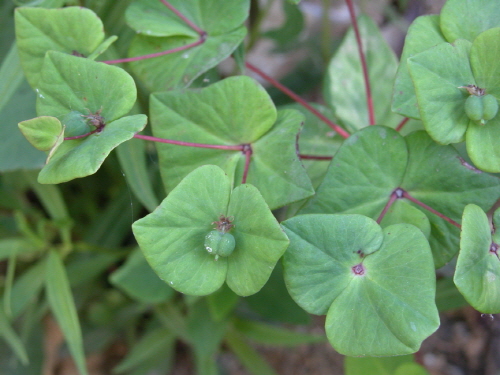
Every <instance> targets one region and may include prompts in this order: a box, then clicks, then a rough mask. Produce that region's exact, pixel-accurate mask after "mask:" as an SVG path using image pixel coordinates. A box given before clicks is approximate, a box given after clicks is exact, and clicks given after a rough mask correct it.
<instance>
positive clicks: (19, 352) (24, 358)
mask: <svg viewBox="0 0 500 375" xmlns="http://www.w3.org/2000/svg"><path fill="white" fill-rule="evenodd" d="M0 337H2V338H3V339H4V340H5V341H6V342H7V344H8V345H9V346H10V348H11V349H12V351H13V352H14V353H15V354H16V356H17V358H18V359H19V360H20V361H21V363H22V364H23V365H27V364H28V362H29V359H28V354H27V353H26V349H25V348H24V345H23V342H22V341H21V338H20V337H19V336H18V335H17V333H16V332H15V331H14V330H13V329H12V327H11V326H10V324H9V320H8V319H7V316H6V315H5V312H4V310H3V307H2V306H0Z"/></svg>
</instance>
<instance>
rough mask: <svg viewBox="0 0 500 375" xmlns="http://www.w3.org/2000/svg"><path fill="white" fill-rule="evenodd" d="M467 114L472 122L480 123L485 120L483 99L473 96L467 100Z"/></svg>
mask: <svg viewBox="0 0 500 375" xmlns="http://www.w3.org/2000/svg"><path fill="white" fill-rule="evenodd" d="M465 113H466V114H467V116H468V117H469V118H470V119H471V120H472V121H480V120H481V119H482V118H483V98H482V97H481V96H476V95H471V96H469V97H468V98H467V99H466V100H465Z"/></svg>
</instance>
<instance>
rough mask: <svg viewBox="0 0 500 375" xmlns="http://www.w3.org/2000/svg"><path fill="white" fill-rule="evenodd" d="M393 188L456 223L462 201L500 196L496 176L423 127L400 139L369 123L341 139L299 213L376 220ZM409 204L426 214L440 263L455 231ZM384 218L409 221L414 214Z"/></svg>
mask: <svg viewBox="0 0 500 375" xmlns="http://www.w3.org/2000/svg"><path fill="white" fill-rule="evenodd" d="M398 188H400V189H402V190H403V191H405V192H407V193H408V194H409V195H410V196H412V197H413V198H416V199H417V200H419V201H420V202H422V203H424V204H426V205H427V206H430V207H431V208H433V209H435V210H437V211H438V212H440V213H441V214H443V215H446V216H447V217H449V218H451V219H452V220H454V221H457V222H458V221H460V219H461V215H462V211H463V209H464V207H465V206H466V205H467V204H469V203H471V202H472V203H474V204H477V205H479V206H480V207H481V208H483V209H485V210H487V209H489V208H490V207H491V206H492V205H493V204H494V203H495V201H496V199H497V198H498V197H499V196H500V185H499V184H498V178H496V177H493V176H490V175H488V174H486V173H482V172H481V171H479V170H477V169H475V168H473V167H472V166H470V165H469V164H467V163H466V162H465V161H464V160H463V159H462V158H461V157H460V155H459V154H458V153H457V152H456V150H455V149H454V148H453V147H451V146H440V145H438V144H436V143H435V142H433V141H432V139H430V137H429V136H428V135H427V134H426V133H425V132H423V131H418V132H414V133H412V134H410V135H408V136H406V137H405V138H403V137H401V135H399V134H398V133H397V132H396V131H394V130H392V129H389V128H385V127H380V126H371V127H369V128H366V129H363V130H362V131H359V132H357V133H355V134H353V135H352V136H351V137H350V138H349V139H347V140H346V141H345V142H344V144H343V145H342V146H341V147H340V149H339V151H338V152H337V154H336V155H335V157H334V158H333V160H332V162H331V164H330V168H329V170H328V172H327V174H326V176H325V178H324V180H323V182H322V184H321V185H320V187H319V188H318V190H317V193H316V195H315V196H314V197H313V198H312V199H311V200H310V202H309V203H308V204H307V205H306V206H305V207H304V208H303V209H302V210H301V213H358V214H363V215H367V216H370V217H372V218H374V219H376V218H378V217H379V215H380V214H381V212H382V210H383V208H384V207H385V205H386V203H387V202H388V201H389V196H390V195H391V194H392V193H393V192H394V191H395V190H396V189H398ZM402 199H404V198H402ZM410 204H411V205H412V206H414V207H416V208H418V209H419V210H421V211H422V212H424V213H425V215H426V216H427V218H428V220H429V223H430V226H431V235H430V237H429V242H430V244H431V248H432V251H433V254H434V261H435V263H436V267H440V266H442V265H444V264H445V263H446V262H448V261H449V260H450V259H451V258H452V257H453V256H454V255H455V254H456V252H457V250H458V243H459V231H458V229H457V228H456V227H455V226H454V225H452V224H450V223H449V222H447V221H445V220H443V219H441V218H440V217H438V216H436V215H435V214H433V213H431V212H429V211H426V210H425V209H424V208H422V207H419V206H417V205H415V204H414V203H410ZM392 214H394V212H392V213H391V212H389V213H388V215H392ZM384 220H386V221H387V220H389V222H395V220H403V221H404V222H409V223H410V224H412V223H415V221H414V220H415V216H414V214H411V215H410V216H409V217H407V216H406V215H403V216H399V218H397V217H394V218H388V217H385V218H384ZM417 220H418V219H417ZM424 226H426V225H425V224H424ZM419 227H420V225H419ZM423 229H424V228H423Z"/></svg>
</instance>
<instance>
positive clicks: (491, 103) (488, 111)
mask: <svg viewBox="0 0 500 375" xmlns="http://www.w3.org/2000/svg"><path fill="white" fill-rule="evenodd" d="M482 98H483V120H486V121H488V120H491V119H492V118H493V117H495V116H496V115H497V113H498V100H497V98H495V97H494V96H493V95H491V94H488V95H485V96H483V97H482Z"/></svg>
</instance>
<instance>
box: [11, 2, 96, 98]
mask: <svg viewBox="0 0 500 375" xmlns="http://www.w3.org/2000/svg"><path fill="white" fill-rule="evenodd" d="M15 19H16V39H17V46H18V49H19V57H20V59H21V64H22V67H23V69H24V73H25V74H26V77H27V79H28V82H29V83H30V85H31V87H33V88H36V87H38V81H39V80H40V72H41V71H42V66H43V61H44V57H45V53H46V52H47V51H61V52H65V53H68V54H75V53H78V54H81V55H84V56H88V55H90V54H91V53H92V52H93V51H94V50H95V49H96V48H97V47H98V46H99V45H100V44H101V42H102V41H103V40H104V30H103V25H102V22H101V20H100V19H99V17H97V15H96V14H95V13H94V12H93V11H91V10H90V9H86V8H82V7H67V8H62V9H43V8H18V9H16V15H15ZM82 60H83V59H82Z"/></svg>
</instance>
